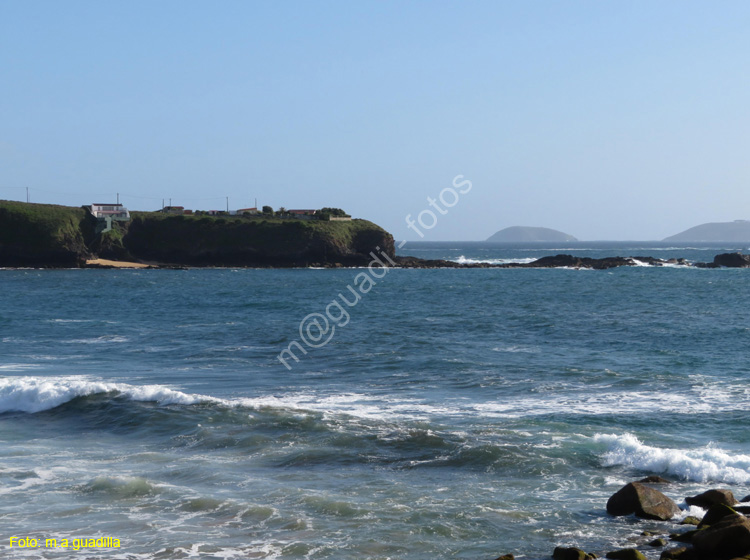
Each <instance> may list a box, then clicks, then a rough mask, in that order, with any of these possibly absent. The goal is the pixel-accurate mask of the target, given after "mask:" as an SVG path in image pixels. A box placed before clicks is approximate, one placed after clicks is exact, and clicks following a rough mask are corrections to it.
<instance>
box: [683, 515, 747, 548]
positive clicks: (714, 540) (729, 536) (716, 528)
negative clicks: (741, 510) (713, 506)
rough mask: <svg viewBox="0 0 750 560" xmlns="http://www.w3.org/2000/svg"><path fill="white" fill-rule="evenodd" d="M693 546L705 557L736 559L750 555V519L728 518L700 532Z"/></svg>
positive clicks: (742, 516) (742, 517) (694, 538)
mask: <svg viewBox="0 0 750 560" xmlns="http://www.w3.org/2000/svg"><path fill="white" fill-rule="evenodd" d="M693 546H694V547H695V549H696V550H697V551H698V552H699V553H700V554H701V555H703V556H709V557H719V558H735V557H737V556H743V555H745V554H749V553H750V519H748V518H747V517H745V516H744V515H739V514H737V515H732V516H727V517H725V518H724V519H722V520H721V521H719V522H718V523H716V524H714V525H712V526H710V527H708V528H706V529H704V530H702V531H698V533H696V535H695V536H694V537H693Z"/></svg>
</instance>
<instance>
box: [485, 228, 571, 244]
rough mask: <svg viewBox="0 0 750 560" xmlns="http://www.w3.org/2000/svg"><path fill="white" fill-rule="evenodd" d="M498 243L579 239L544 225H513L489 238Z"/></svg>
mask: <svg viewBox="0 0 750 560" xmlns="http://www.w3.org/2000/svg"><path fill="white" fill-rule="evenodd" d="M487 241H490V242H496V243H523V242H532V241H542V242H545V243H546V242H553V241H578V239H576V238H575V237H573V236H572V235H569V234H567V233H563V232H562V231H557V230H555V229H549V228H544V227H528V226H511V227H507V228H505V229H501V230H500V231H498V232H497V233H495V234H494V235H491V236H490V237H488V238H487Z"/></svg>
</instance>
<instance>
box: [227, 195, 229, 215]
mask: <svg viewBox="0 0 750 560" xmlns="http://www.w3.org/2000/svg"><path fill="white" fill-rule="evenodd" d="M227 214H229V197H227Z"/></svg>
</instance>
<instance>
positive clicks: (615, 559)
mask: <svg viewBox="0 0 750 560" xmlns="http://www.w3.org/2000/svg"><path fill="white" fill-rule="evenodd" d="M607 558H611V559H612V560H646V555H645V554H643V553H642V552H640V551H639V550H636V549H635V548H622V549H620V550H613V551H612V552H607Z"/></svg>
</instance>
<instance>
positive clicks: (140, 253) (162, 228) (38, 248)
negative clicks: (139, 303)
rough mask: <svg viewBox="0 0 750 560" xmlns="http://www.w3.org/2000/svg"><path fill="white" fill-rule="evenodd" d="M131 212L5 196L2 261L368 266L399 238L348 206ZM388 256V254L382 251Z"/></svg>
mask: <svg viewBox="0 0 750 560" xmlns="http://www.w3.org/2000/svg"><path fill="white" fill-rule="evenodd" d="M187 212H188V211H185V210H184V209H182V208H181V207H172V206H170V207H166V208H165V209H163V210H162V211H159V212H128V210H127V209H126V208H123V207H122V205H121V204H92V205H91V206H81V207H71V206H58V205H52V204H33V203H27V202H14V201H6V200H0V267H53V268H78V267H85V266H91V265H94V266H96V265H98V264H99V261H100V260H101V259H104V260H107V261H113V262H127V263H141V264H144V263H145V264H147V265H154V266H250V267H311V266H324V267H337V266H366V265H367V264H368V263H369V262H371V261H372V259H373V257H372V256H370V253H371V252H373V251H375V252H376V253H378V254H381V255H387V256H388V257H391V258H392V257H394V256H395V247H394V241H393V236H392V235H391V234H390V233H388V232H387V231H385V230H384V229H383V228H381V227H379V226H378V225H376V224H374V223H372V222H369V221H367V220H360V219H354V220H352V219H351V217H349V216H348V215H346V214H345V213H344V212H343V211H340V210H338V209H332V208H324V209H322V210H304V211H303V210H299V211H292V210H290V211H287V210H283V209H282V210H281V211H276V212H273V211H272V210H271V209H270V208H268V207H266V208H264V211H260V212H258V211H255V209H254V208H253V209H245V211H243V212H241V213H239V212H240V211H237V212H235V213H230V212H220V211H208V212H192V213H189V214H188V213H187ZM381 258H384V257H382V256H381Z"/></svg>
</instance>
